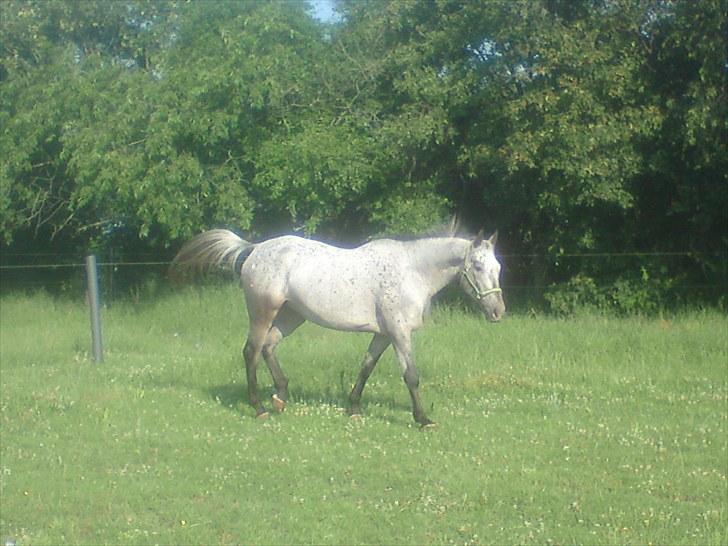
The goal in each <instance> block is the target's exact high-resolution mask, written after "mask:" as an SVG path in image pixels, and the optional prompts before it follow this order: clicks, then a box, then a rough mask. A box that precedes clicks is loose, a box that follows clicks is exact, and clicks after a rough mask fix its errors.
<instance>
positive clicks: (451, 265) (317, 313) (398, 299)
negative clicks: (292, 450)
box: [173, 229, 505, 426]
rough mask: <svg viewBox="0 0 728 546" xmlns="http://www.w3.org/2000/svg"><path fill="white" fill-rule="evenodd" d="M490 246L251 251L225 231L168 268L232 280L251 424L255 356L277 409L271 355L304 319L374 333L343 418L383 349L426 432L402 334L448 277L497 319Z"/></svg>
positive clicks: (305, 243)
mask: <svg viewBox="0 0 728 546" xmlns="http://www.w3.org/2000/svg"><path fill="white" fill-rule="evenodd" d="M496 239H497V233H496V234H494V235H493V236H492V237H490V238H489V239H485V238H484V237H483V234H482V232H481V233H480V234H479V235H478V236H476V237H475V239H473V240H470V239H463V238H459V237H431V238H423V239H417V240H412V241H396V240H391V239H380V240H374V241H371V242H369V243H366V244H364V245H362V246H359V247H357V248H353V249H342V248H337V247H334V246H330V245H327V244H324V243H320V242H317V241H312V240H310V239H303V238H301V237H295V236H284V237H277V238H274V239H269V240H267V241H263V242H261V243H257V244H253V243H249V242H247V241H245V240H243V239H241V238H240V237H238V236H237V235H235V234H234V233H232V232H231V231H228V230H224V229H214V230H210V231H206V232H204V233H202V234H200V235H198V236H197V237H195V238H194V239H192V240H191V241H189V242H188V243H186V244H185V245H184V246H183V247H182V249H181V250H180V252H179V253H178V254H177V256H176V257H175V259H174V262H173V267H177V268H182V269H185V268H195V269H205V268H209V267H227V268H231V269H232V270H233V271H234V272H235V273H236V274H238V273H239V274H240V281H241V285H242V288H243V290H244V291H245V300H246V303H247V307H248V315H249V317H250V330H249V333H248V339H247V342H246V343H245V348H244V349H243V355H244V357H245V366H246V372H247V379H248V395H249V400H250V404H251V405H252V406H253V407H254V408H255V411H256V413H257V415H258V416H259V417H265V416H267V410H266V409H265V407H264V406H263V404H262V403H261V402H260V400H259V398H258V388H257V371H256V370H257V361H258V357H259V356H260V355H261V353H262V355H263V358H264V359H265V361H266V363H267V364H268V368H269V369H270V372H271V375H272V376H273V381H274V383H275V389H276V393H275V394H274V395H273V397H272V403H273V405H274V407H275V408H276V409H277V410H278V411H282V410H283V409H284V408H285V405H286V402H287V400H288V379H287V378H286V376H285V375H284V374H283V372H282V371H281V367H280V365H279V364H278V360H277V359H276V356H275V348H276V346H277V345H278V343H280V341H281V340H282V339H283V338H284V337H286V336H287V335H289V334H291V333H292V332H293V331H294V330H295V329H296V328H298V327H299V326H300V325H301V324H303V322H305V321H306V320H310V321H312V322H314V323H316V324H319V325H321V326H324V327H327V328H333V329H335V330H344V331H349V332H370V333H372V334H374V337H373V339H372V341H371V343H370V344H369V348H368V350H367V353H366V355H365V356H364V361H363V363H362V366H361V371H360V372H359V377H358V379H357V381H356V385H354V388H353V389H352V391H351V395H350V397H349V398H350V401H351V415H353V416H356V415H360V412H361V410H360V407H359V401H360V399H361V394H362V391H363V389H364V385H365V384H366V381H367V379H368V378H369V375H370V374H371V373H372V370H373V369H374V367H375V365H376V364H377V361H378V360H379V357H380V356H381V355H382V353H383V352H384V350H385V349H386V348H387V347H389V345H390V344H392V345H393V346H394V350H395V352H396V354H397V359H398V361H399V365H400V366H401V369H402V375H403V377H404V381H405V383H406V385H407V388H408V389H409V393H410V396H411V398H412V411H413V414H414V418H415V421H416V422H417V423H419V424H420V425H422V426H428V425H431V424H433V423H432V421H430V420H429V419H428V418H427V416H426V415H425V411H424V410H423V409H422V403H421V401H420V396H419V392H418V385H419V374H418V372H417V368H416V367H415V364H414V361H413V359H412V332H413V331H414V330H417V329H418V328H420V327H421V326H422V323H423V320H424V317H425V315H426V312H427V310H428V308H429V306H430V302H431V300H432V297H433V296H434V295H435V294H436V293H437V292H439V291H440V290H441V289H442V288H444V287H445V286H446V285H447V284H449V283H450V282H452V281H453V280H455V279H456V278H457V277H459V280H460V285H461V287H462V288H463V290H465V292H466V293H468V294H469V295H470V296H471V297H473V298H474V299H475V300H477V302H478V303H479V304H480V307H481V308H482V310H483V312H484V313H485V317H486V318H487V319H488V320H490V321H499V320H500V319H501V317H502V316H503V314H504V313H505V304H504V303H503V297H502V292H501V288H500V283H499V277H500V269H501V266H500V263H498V260H497V259H496V257H495V244H496Z"/></svg>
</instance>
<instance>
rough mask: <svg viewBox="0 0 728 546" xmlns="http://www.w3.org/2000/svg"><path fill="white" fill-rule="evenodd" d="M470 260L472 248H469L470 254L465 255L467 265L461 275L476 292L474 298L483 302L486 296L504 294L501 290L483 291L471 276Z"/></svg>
mask: <svg viewBox="0 0 728 546" xmlns="http://www.w3.org/2000/svg"><path fill="white" fill-rule="evenodd" d="M469 258H470V248H468V253H467V254H466V255H465V263H464V264H463V270H462V271H461V272H460V274H461V275H462V276H463V278H464V279H465V280H466V281H468V284H469V285H470V286H471V288H472V289H473V292H474V294H473V295H474V296H475V299H476V300H482V299H483V298H484V297H485V296H489V295H490V294H500V293H501V292H503V290H501V289H500V288H489V289H488V290H481V289H480V288H479V287H478V285H477V284H476V283H475V280H473V278H472V277H471V275H470V265H471V264H469V263H468V260H469Z"/></svg>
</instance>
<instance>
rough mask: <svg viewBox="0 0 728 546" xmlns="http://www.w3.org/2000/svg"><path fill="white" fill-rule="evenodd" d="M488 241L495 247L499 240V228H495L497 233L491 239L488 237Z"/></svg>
mask: <svg viewBox="0 0 728 546" xmlns="http://www.w3.org/2000/svg"><path fill="white" fill-rule="evenodd" d="M488 242H489V243H490V244H491V245H493V246H494V247H495V244H496V243H497V242H498V230H497V229H496V230H495V233H494V234H493V235H491V236H490V239H488Z"/></svg>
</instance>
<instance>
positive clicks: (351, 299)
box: [287, 283, 379, 333]
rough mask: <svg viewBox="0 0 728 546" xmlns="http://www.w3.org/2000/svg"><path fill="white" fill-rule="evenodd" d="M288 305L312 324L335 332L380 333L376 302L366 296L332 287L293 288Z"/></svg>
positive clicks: (327, 285)
mask: <svg viewBox="0 0 728 546" xmlns="http://www.w3.org/2000/svg"><path fill="white" fill-rule="evenodd" d="M287 301H288V305H289V306H291V307H292V308H293V309H294V310H295V311H296V312H298V313H299V314H300V315H302V316H303V317H305V318H306V319H307V320H310V321H311V322H315V323H316V324H319V325H320V326H324V327H326V328H332V329H334V330H346V331H351V332H373V333H379V325H378V324H377V314H376V306H375V304H374V299H373V298H372V297H371V296H369V297H366V294H363V293H356V292H353V293H352V292H351V291H349V292H347V291H342V290H341V289H340V288H339V287H337V286H336V284H335V283H333V284H328V283H324V284H319V285H317V286H308V287H306V289H305V290H296V289H295V287H291V290H290V292H289V297H288V298H287Z"/></svg>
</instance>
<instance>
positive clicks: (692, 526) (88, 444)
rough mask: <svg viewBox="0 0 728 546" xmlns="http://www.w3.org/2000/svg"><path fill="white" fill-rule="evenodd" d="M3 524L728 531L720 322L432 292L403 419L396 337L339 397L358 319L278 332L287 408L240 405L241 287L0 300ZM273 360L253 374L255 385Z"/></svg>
mask: <svg viewBox="0 0 728 546" xmlns="http://www.w3.org/2000/svg"><path fill="white" fill-rule="evenodd" d="M0 305H1V310H0V320H1V322H0V325H1V329H0V333H1V334H0V335H1V337H0V344H1V345H0V347H1V353H0V357H1V359H0V362H1V368H0V372H1V374H2V375H0V389H1V390H0V394H1V398H0V419H1V420H0V426H1V427H2V428H1V430H2V433H1V434H2V437H1V438H0V439H1V448H0V449H1V451H0V453H1V455H2V458H1V459H0V487H1V489H0V501H1V503H2V504H1V506H0V508H1V509H0V539H2V540H5V539H8V538H12V539H14V540H16V542H17V544H18V545H19V546H20V545H23V546H24V545H30V544H32V545H41V544H293V543H315V544H363V543H368V544H405V543H406V544H451V543H452V544H481V543H482V544H489V543H497V544H515V543H519V544H535V543H538V544H648V543H653V544H701V545H702V544H716V545H717V544H725V543H726V542H727V540H728V539H727V536H726V533H727V527H728V524H727V523H726V520H727V519H728V510H727V504H728V500H727V496H728V483H727V481H726V473H727V471H728V469H727V468H726V467H727V465H728V462H727V461H728V452H727V445H726V442H727V440H726V439H727V438H728V431H727V430H726V428H727V426H726V420H727V410H728V408H727V406H726V401H727V396H728V387H727V379H728V373H727V372H728V369H727V367H728V350H727V343H728V320H727V319H726V317H725V316H724V315H721V314H718V313H712V312H702V313H701V312H695V313H690V314H684V315H680V316H675V317H669V318H663V319H647V318H628V319H608V318H600V317H595V316H585V317H581V318H578V319H570V320H566V319H553V318H545V317H526V316H511V317H509V318H508V319H507V320H506V321H505V322H503V323H502V324H498V325H492V324H487V323H485V321H483V320H482V319H480V318H478V317H476V316H473V315H468V314H465V313H463V312H460V311H457V310H452V309H448V308H440V309H436V310H435V311H434V313H433V316H432V317H431V319H430V321H429V322H428V324H427V326H426V327H425V328H424V329H423V330H422V331H421V332H419V333H418V334H417V335H416V338H415V340H416V343H415V346H416V358H417V362H418V366H419V368H420V371H421V376H422V395H423V398H424V402H425V405H426V408H427V409H428V410H429V414H430V416H431V417H432V418H433V419H434V420H436V421H437V422H438V425H439V426H438V427H437V428H436V429H435V430H433V431H429V432H424V431H420V430H419V429H418V428H417V427H416V426H414V424H413V422H412V417H411V414H410V406H409V396H408V394H407V390H406V388H405V386H404V384H403V382H402V380H401V378H400V377H399V376H398V367H397V366H396V364H395V362H394V357H393V355H392V352H391V349H390V350H389V351H388V352H387V353H385V356H384V357H383V358H382V361H381V362H380V364H379V367H378V368H377V370H376V371H375V372H374V374H373V375H372V378H371V380H370V382H369V384H368V385H367V389H366V390H365V391H364V399H363V402H364V405H363V409H364V412H365V418H364V419H363V420H362V421H360V422H357V421H351V420H350V419H349V418H348V417H347V415H346V413H345V411H344V410H345V408H346V401H347V396H348V391H349V389H350V386H351V384H352V383H353V382H354V380H355V378H356V374H357V372H358V365H359V362H360V360H361V357H362V355H363V352H364V350H365V348H366V346H367V344H368V341H369V339H368V336H364V335H354V334H344V333H337V332H331V331H327V330H323V329H320V328H318V327H315V326H310V325H306V326H304V327H302V328H301V330H300V331H299V332H297V333H296V334H295V335H294V336H292V337H291V338H289V339H287V340H286V341H285V342H284V343H283V344H282V345H281V347H280V350H279V356H280V359H281V362H282V364H283V366H284V368H285V370H286V371H287V373H288V375H289V377H290V379H291V396H292V398H293V400H292V403H291V404H290V405H289V408H288V410H287V411H286V412H285V413H284V414H282V415H276V416H273V417H272V418H271V419H269V420H268V421H265V422H259V421H256V420H255V419H253V411H252V409H250V408H249V407H248V406H247V404H246V401H245V396H244V390H245V382H244V370H243V366H242V361H241V358H240V348H241V345H242V343H243V340H244V336H245V331H246V321H247V319H246V316H245V310H244V304H243V300H242V295H241V294H240V292H239V290H238V289H237V288H236V287H234V286H231V287H226V288H206V289H200V290H192V289H189V290H184V291H181V292H180V293H179V294H176V295H170V296H167V297H164V298H159V299H156V300H154V301H150V302H144V303H142V304H140V305H134V304H132V303H128V304H117V305H115V306H113V307H112V308H110V309H106V310H105V311H104V313H103V320H104V333H105V344H106V362H105V363H103V364H100V365H96V364H94V363H93V362H91V361H90V359H89V356H88V348H89V345H90V340H89V333H88V330H89V327H88V322H89V321H88V316H87V312H86V309H85V308H84V306H83V303H82V302H80V303H73V302H69V301H67V300H64V299H55V298H51V297H49V296H43V295H34V296H21V295H7V296H4V297H3V298H2V299H1V300H0ZM269 383H270V381H269V377H268V374H267V372H266V371H264V370H263V371H262V372H261V387H262V390H263V392H264V393H265V394H266V395H268V394H270V392H271V390H270V388H269Z"/></svg>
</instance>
